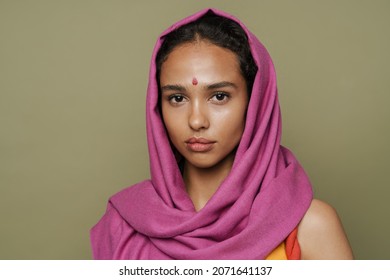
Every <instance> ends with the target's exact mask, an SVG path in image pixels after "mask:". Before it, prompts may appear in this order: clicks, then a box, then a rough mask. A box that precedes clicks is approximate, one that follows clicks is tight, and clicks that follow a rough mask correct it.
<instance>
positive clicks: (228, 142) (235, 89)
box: [160, 41, 248, 168]
mask: <svg viewBox="0 0 390 280" xmlns="http://www.w3.org/2000/svg"><path fill="white" fill-rule="evenodd" d="M160 86H161V93H162V98H161V105H162V115H163V119H164V123H165V126H166V128H167V131H168V135H169V137H170V140H171V142H172V143H173V145H174V146H175V147H176V149H177V150H178V151H179V152H180V154H181V155H182V156H183V157H184V158H185V159H186V161H187V163H189V164H192V165H193V166H195V167H198V168H210V167H214V166H215V165H217V164H219V163H221V162H224V161H231V163H232V162H233V159H234V151H235V148H236V147H237V145H238V143H239V142H240V139H241V136H242V133H243V131H244V126H245V114H246V108H247V104H248V94H247V88H246V82H245V79H244V78H243V76H242V74H241V72H240V67H239V62H238V59H237V58H236V55H235V54H234V53H233V52H232V51H230V50H228V49H225V48H221V47H218V46H216V45H213V44H212V43H209V42H207V41H200V42H195V43H186V44H183V45H180V46H178V47H176V48H175V49H174V50H173V51H172V52H171V53H170V54H169V55H168V58H167V60H166V61H165V62H164V63H163V64H162V67H161V74H160Z"/></svg>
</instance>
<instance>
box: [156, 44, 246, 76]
mask: <svg viewBox="0 0 390 280" xmlns="http://www.w3.org/2000/svg"><path fill="white" fill-rule="evenodd" d="M210 74H212V75H213V76H217V75H220V76H224V77H229V76H232V75H233V76H234V75H237V74H240V68H239V62H238V59H237V56H236V55H235V53H233V52H232V51H231V50H228V49H226V48H222V47H219V46H217V45H214V44H212V43H210V42H208V41H197V42H193V43H185V44H182V45H179V46H177V47H176V48H175V49H174V50H173V51H172V52H171V53H170V54H169V55H168V57H167V59H166V60H165V62H164V63H163V64H162V67H161V79H164V78H176V79H178V78H180V77H181V76H187V75H193V76H194V77H195V76H196V77H197V78H198V80H199V77H200V76H205V75H210ZM240 75H241V74H240ZM191 80H192V78H191Z"/></svg>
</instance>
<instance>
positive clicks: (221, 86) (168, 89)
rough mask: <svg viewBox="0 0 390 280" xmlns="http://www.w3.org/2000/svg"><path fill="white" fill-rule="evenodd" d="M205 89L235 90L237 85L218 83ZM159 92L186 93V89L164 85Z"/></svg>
mask: <svg viewBox="0 0 390 280" xmlns="http://www.w3.org/2000/svg"><path fill="white" fill-rule="evenodd" d="M205 87H206V89H208V90H213V89H219V88H224V87H233V88H237V85H236V84H234V83H231V82H226V81H223V82H218V83H214V84H210V85H206V86H205ZM161 91H162V92H164V91H186V88H185V87H184V86H181V85H165V86H162V87H161Z"/></svg>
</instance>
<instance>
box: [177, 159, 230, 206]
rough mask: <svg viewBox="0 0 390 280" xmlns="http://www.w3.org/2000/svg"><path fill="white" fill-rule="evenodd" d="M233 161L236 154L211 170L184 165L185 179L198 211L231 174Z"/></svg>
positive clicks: (188, 191)
mask: <svg viewBox="0 0 390 280" xmlns="http://www.w3.org/2000/svg"><path fill="white" fill-rule="evenodd" d="M233 160H234V154H233V153H232V154H230V155H228V156H227V157H226V158H225V159H224V160H222V161H221V162H219V163H218V164H216V165H214V166H212V167H209V168H200V167H196V166H194V165H192V164H191V163H189V162H187V161H186V162H185V163H184V170H183V179H184V183H185V185H186V189H187V193H188V195H189V196H190V198H191V200H192V202H193V204H194V207H195V210H196V211H199V210H200V209H202V208H203V207H204V206H205V205H206V203H207V202H208V201H209V199H210V198H211V197H212V196H213V194H214V193H215V192H216V191H217V189H218V187H219V186H220V185H221V183H222V181H223V180H224V179H225V178H226V176H227V175H228V174H229V172H230V170H231V168H232V165H233Z"/></svg>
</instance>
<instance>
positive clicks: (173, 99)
mask: <svg viewBox="0 0 390 280" xmlns="http://www.w3.org/2000/svg"><path fill="white" fill-rule="evenodd" d="M168 101H169V102H170V103H172V104H179V103H182V102H183V101H184V96H183V95H181V94H172V95H170V96H168Z"/></svg>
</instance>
